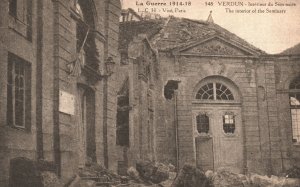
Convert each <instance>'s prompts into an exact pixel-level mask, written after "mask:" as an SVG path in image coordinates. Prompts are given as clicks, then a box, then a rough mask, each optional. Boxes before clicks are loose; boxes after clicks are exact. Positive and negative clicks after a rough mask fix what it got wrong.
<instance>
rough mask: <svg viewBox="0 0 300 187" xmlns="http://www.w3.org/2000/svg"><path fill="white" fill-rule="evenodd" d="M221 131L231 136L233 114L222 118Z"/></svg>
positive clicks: (233, 127) (233, 123) (233, 122)
mask: <svg viewBox="0 0 300 187" xmlns="http://www.w3.org/2000/svg"><path fill="white" fill-rule="evenodd" d="M223 130H224V132H225V133H226V134H233V133H234V131H235V118H234V115H233V114H225V115H224V116H223Z"/></svg>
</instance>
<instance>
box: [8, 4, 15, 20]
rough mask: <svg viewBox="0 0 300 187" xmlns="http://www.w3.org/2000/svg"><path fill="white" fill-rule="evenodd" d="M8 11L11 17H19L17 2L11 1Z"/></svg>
mask: <svg viewBox="0 0 300 187" xmlns="http://www.w3.org/2000/svg"><path fill="white" fill-rule="evenodd" d="M8 11H9V14H10V15H11V16H13V17H17V0H9V7H8Z"/></svg>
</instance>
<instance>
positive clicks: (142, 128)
mask: <svg viewBox="0 0 300 187" xmlns="http://www.w3.org/2000/svg"><path fill="white" fill-rule="evenodd" d="M0 6H1V8H0V15H1V19H0V33H1V34H0V56H1V61H0V65H1V68H0V186H8V183H9V178H10V173H11V172H12V171H13V170H16V169H15V168H17V167H16V166H14V163H15V162H14V161H15V160H16V159H18V158H27V159H30V160H35V161H37V160H45V161H47V162H50V163H51V164H53V167H54V168H55V172H56V173H57V175H58V176H60V178H61V179H62V181H63V182H66V181H68V180H70V178H72V177H73V176H74V174H76V173H77V172H78V171H79V170H80V169H82V168H83V167H85V165H86V163H91V162H93V163H99V164H101V165H103V166H105V167H106V168H108V169H110V170H113V171H115V172H117V173H119V174H120V175H126V171H127V168H128V167H130V166H134V165H135V163H136V161H137V160H138V159H143V160H151V161H159V162H163V163H166V164H168V163H172V164H173V165H175V166H176V167H177V168H181V167H182V166H183V164H184V163H191V164H193V165H196V166H198V167H201V168H203V169H205V170H207V169H212V170H214V169H217V168H219V167H229V168H231V169H232V170H233V171H236V172H241V173H244V172H248V171H249V172H258V173H263V174H266V173H268V174H270V173H277V172H280V171H284V170H286V169H288V168H290V167H292V166H293V165H296V164H298V165H299V159H300V157H299V141H300V138H299V137H300V131H299V128H300V124H299V115H300V114H299V113H300V109H299V100H300V99H299V95H300V90H299V81H300V78H299V76H300V75H299V74H300V68H299V64H300V62H299V56H300V55H299V48H297V46H296V47H295V48H291V49H288V50H286V51H284V52H283V53H281V54H278V55H268V54H266V53H265V52H263V51H261V50H259V49H257V48H256V47H254V46H252V45H250V44H249V43H247V42H246V41H244V40H242V39H241V38H239V37H238V36H236V35H234V34H232V33H230V32H229V31H227V30H225V29H223V28H221V27H220V26H218V25H217V24H214V23H213V19H212V17H210V18H209V19H208V21H195V20H189V19H183V18H182V19H180V18H175V17H169V18H159V19H151V17H149V18H147V19H144V18H142V17H140V16H139V15H137V14H136V13H135V12H134V11H133V10H131V9H130V10H124V11H121V5H120V1H119V0H97V1H96V0H78V1H76V0H69V1H66V0H4V1H1V2H0ZM157 18H158V17H157ZM13 168H14V169H13Z"/></svg>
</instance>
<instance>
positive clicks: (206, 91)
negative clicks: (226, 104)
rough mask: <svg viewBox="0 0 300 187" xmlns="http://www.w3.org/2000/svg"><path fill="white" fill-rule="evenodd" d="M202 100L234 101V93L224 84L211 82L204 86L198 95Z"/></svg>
mask: <svg viewBox="0 0 300 187" xmlns="http://www.w3.org/2000/svg"><path fill="white" fill-rule="evenodd" d="M196 99H200V100H234V96H233V94H232V91H231V90H230V89H229V88H228V87H227V86H225V85H224V84H222V83H219V82H209V83H207V84H205V85H204V86H202V87H201V88H200V89H199V91H198V92H197V94H196Z"/></svg>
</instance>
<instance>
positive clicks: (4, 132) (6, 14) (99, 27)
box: [0, 0, 121, 186]
mask: <svg viewBox="0 0 300 187" xmlns="http://www.w3.org/2000/svg"><path fill="white" fill-rule="evenodd" d="M75 2H76V1H65V0H38V1H37V0H24V1H8V0H7V1H6V0H5V1H1V3H0V6H1V10H0V14H1V20H0V25H1V29H0V32H1V45H0V46H1V47H0V53H1V59H2V60H1V68H0V69H1V70H0V71H1V79H0V82H1V83H0V84H1V97H0V103H1V106H0V116H1V117H0V119H1V122H0V134H1V143H0V152H1V153H0V155H1V156H0V163H1V164H0V165H1V169H0V171H1V172H0V186H7V185H8V178H9V168H10V165H9V163H10V160H11V159H13V158H16V157H26V158H30V159H32V160H38V159H44V160H47V161H52V162H53V163H54V165H55V166H56V169H57V174H58V175H59V176H61V177H62V180H63V181H67V180H69V179H70V178H71V177H72V176H73V175H74V173H76V172H77V171H78V169H79V168H80V167H83V166H84V164H85V162H86V161H88V160H90V159H91V160H92V161H94V162H98V163H101V164H103V165H105V166H106V167H108V168H109V169H113V170H116V167H117V166H116V164H115V163H116V157H117V155H116V153H115V152H116V151H115V148H116V147H115V144H114V143H112V144H111V142H115V115H116V108H117V107H116V92H115V90H116V89H117V88H116V86H117V84H116V80H117V76H116V74H112V75H111V76H109V75H108V74H107V72H106V71H105V62H106V61H107V59H113V61H114V62H115V63H116V65H117V66H118V65H119V59H120V57H119V52H118V37H119V17H120V13H121V5H120V1H119V0H107V1H104V0H103V1H92V0H91V1H82V0H79V1H78V5H79V7H78V5H77V6H76V4H75ZM16 7H17V8H16ZM22 16H23V17H22ZM80 20H83V21H84V22H85V23H87V25H85V26H82V25H84V24H83V23H81V21H80ZM80 24H81V26H82V27H84V28H88V29H89V32H88V33H89V34H88V37H87V38H86V41H83V38H84V37H83V38H82V36H80V34H81V35H83V36H85V34H86V33H87V31H83V30H82V32H79V30H78V27H79V26H78V25H80ZM78 39H80V40H82V41H81V42H82V43H84V42H86V43H88V44H89V45H90V46H89V47H90V49H84V51H85V52H86V53H89V54H87V55H86V56H85V58H86V61H85V63H86V64H79V65H80V66H77V67H79V70H78V69H77V70H75V66H76V65H75V64H77V65H78V58H79V57H81V56H80V52H82V51H83V50H82V51H79V50H78ZM94 51H96V52H94ZM92 53H93V54H94V56H93V54H92ZM87 56H88V57H87ZM18 64H26V70H25V75H24V76H25V79H26V81H25V84H26V85H25V88H24V87H23V88H24V89H25V90H26V94H25V96H24V95H23V96H24V97H25V99H24V97H23V99H22V96H17V95H16V93H17V92H16V93H13V92H10V90H11V89H13V90H16V89H17V87H18V89H20V93H23V92H21V91H22V89H23V88H22V86H20V85H18V86H16V85H15V84H16V83H12V82H10V78H11V77H13V79H14V80H15V79H16V77H18V76H19V77H22V76H23V75H19V74H18V72H15V74H16V77H14V76H12V75H11V74H10V73H13V71H12V70H11V69H12V68H13V69H14V68H15V69H16V68H17V67H19V65H18ZM20 66H23V65H20ZM27 69H28V71H27ZM13 74H14V73H13ZM23 78H24V77H23ZM18 80H21V82H23V79H18ZM11 85H13V86H11ZM11 87H12V88H11ZM20 93H19V94H20ZM80 94H81V95H80ZM12 95H13V96H12ZM9 98H13V99H15V100H13V101H11V99H9ZM20 98H21V101H20V102H22V103H23V104H24V102H25V106H24V107H19V108H21V109H23V110H24V112H25V113H26V114H24V115H25V117H24V119H25V121H22V119H21V122H20V118H21V117H18V116H17V115H22V114H21V113H20V111H15V110H16V108H17V107H13V106H15V105H16V103H17V102H18V101H17V100H18V99H20ZM63 99H68V100H67V101H68V102H69V103H64V102H63ZM24 100H25V101H24ZM79 105H81V106H79ZM12 111H13V112H12ZM28 111H29V112H28ZM18 112H19V113H18ZM21 112H23V111H21ZM10 113H13V114H10ZM15 114H16V115H15ZM11 115H13V116H11ZM80 120H81V122H80ZM17 122H20V123H17Z"/></svg>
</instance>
